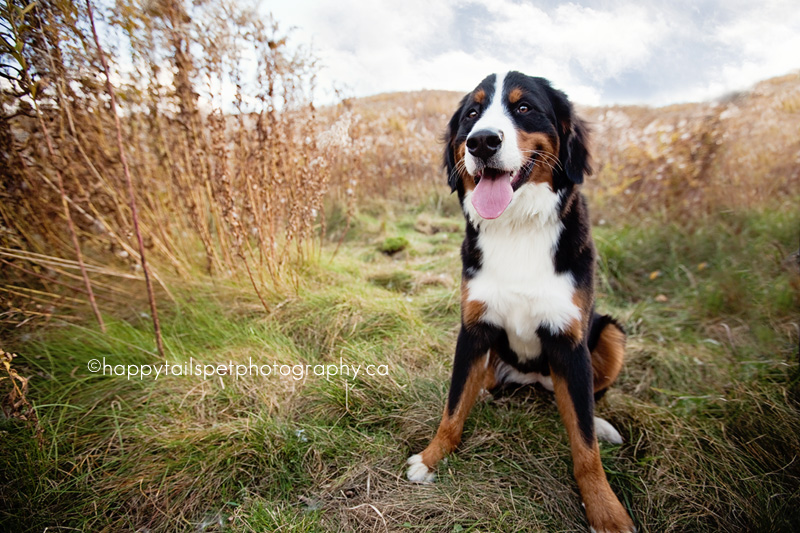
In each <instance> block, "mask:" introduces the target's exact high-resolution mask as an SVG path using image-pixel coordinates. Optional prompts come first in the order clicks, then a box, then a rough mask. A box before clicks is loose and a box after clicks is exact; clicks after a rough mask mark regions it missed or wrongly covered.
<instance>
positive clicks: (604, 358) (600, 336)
mask: <svg viewBox="0 0 800 533" xmlns="http://www.w3.org/2000/svg"><path fill="white" fill-rule="evenodd" d="M588 345H589V351H590V352H591V355H592V377H593V381H594V400H595V402H597V401H598V400H600V398H602V397H603V395H604V394H605V393H606V391H607V390H608V388H609V387H610V386H611V384H612V383H614V381H615V380H616V379H617V376H618V375H619V372H620V370H621V369H622V363H623V360H624V358H625V332H624V331H623V329H622V326H620V325H619V324H617V322H616V321H615V320H614V319H613V318H611V317H609V316H606V315H598V314H597V313H595V314H594V316H593V317H592V325H591V330H590V333H589V339H588ZM594 430H595V432H596V433H597V438H598V439H600V440H603V441H606V442H610V443H612V444H622V435H620V434H619V432H618V431H617V430H616V428H614V426H612V425H611V424H610V423H608V422H607V421H606V420H603V419H602V418H597V417H595V419H594Z"/></svg>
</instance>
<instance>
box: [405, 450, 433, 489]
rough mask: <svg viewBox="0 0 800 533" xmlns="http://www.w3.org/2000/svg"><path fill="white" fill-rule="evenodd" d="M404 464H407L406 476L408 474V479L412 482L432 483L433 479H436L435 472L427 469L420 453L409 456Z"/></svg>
mask: <svg viewBox="0 0 800 533" xmlns="http://www.w3.org/2000/svg"><path fill="white" fill-rule="evenodd" d="M406 464H407V465H408V471H407V472H406V476H408V480H409V481H413V482H414V483H433V480H434V479H436V474H434V473H433V472H431V471H430V470H428V467H427V466H425V463H423V462H422V456H421V455H420V454H418V453H417V454H414V455H412V456H411V457H409V458H408V461H406Z"/></svg>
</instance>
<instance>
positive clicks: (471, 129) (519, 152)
mask: <svg viewBox="0 0 800 533" xmlns="http://www.w3.org/2000/svg"><path fill="white" fill-rule="evenodd" d="M445 140H446V142H447V146H446V147H445V155H444V163H445V168H446V169H447V172H448V183H449V184H450V187H451V188H452V190H458V193H459V197H460V198H461V201H462V202H463V201H464V198H465V195H469V201H470V202H471V203H472V206H473V207H474V211H475V212H477V214H478V215H479V216H480V217H481V218H483V219H495V218H498V217H500V216H501V215H502V214H503V212H504V211H505V210H506V208H507V207H508V205H509V204H510V203H511V202H512V200H513V199H514V197H515V195H519V194H520V192H521V191H522V190H524V188H525V187H528V186H530V185H533V184H546V185H545V186H546V187H549V189H550V191H552V192H553V193H558V192H559V191H561V190H563V189H565V188H571V187H573V186H575V185H578V184H580V183H582V182H583V175H584V173H589V172H590V168H589V158H588V152H587V148H586V128H585V126H584V124H583V122H582V121H581V120H580V119H578V118H577V117H575V116H574V114H573V110H572V105H571V104H570V102H569V100H567V97H566V95H565V94H564V93H562V92H561V91H557V90H555V89H553V88H552V87H551V86H550V83H549V82H548V81H547V80H545V79H543V78H534V77H531V76H526V75H524V74H520V73H519V72H508V73H505V74H492V75H490V76H487V77H486V79H484V80H483V81H482V82H481V83H480V85H478V86H477V87H476V88H475V90H474V91H472V92H471V93H470V94H468V95H466V96H465V97H464V99H463V100H462V101H461V104H460V106H459V108H458V110H457V111H456V113H455V114H454V115H453V117H452V118H451V119H450V123H449V125H448V129H447V132H446V134H445Z"/></svg>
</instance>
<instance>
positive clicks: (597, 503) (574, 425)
mask: <svg viewBox="0 0 800 533" xmlns="http://www.w3.org/2000/svg"><path fill="white" fill-rule="evenodd" d="M553 389H554V392H555V395H556V403H557V404H558V411H559V412H560V413H561V419H562V420H563V421H564V425H565V426H566V428H567V435H568V436H569V444H570V447H571V448H572V462H573V471H574V473H575V480H576V481H577V482H578V488H579V489H580V491H581V497H582V498H583V503H584V505H585V506H586V518H587V519H588V520H589V526H590V527H591V528H592V531H596V532H598V533H600V532H609V533H610V532H633V531H636V528H634V526H633V521H632V520H631V518H630V516H628V512H627V511H626V510H625V508H624V507H623V506H622V504H621V503H620V502H619V500H618V499H617V496H616V495H615V494H614V492H613V491H612V490H611V486H610V485H609V484H608V480H607V479H606V473H605V472H604V471H603V465H602V463H601V462H600V447H599V446H598V445H597V438H594V439H593V441H592V444H591V445H588V444H587V443H586V440H585V439H584V438H583V435H582V434H581V430H580V428H579V427H578V416H577V414H576V412H575V407H574V405H573V404H572V398H571V397H570V395H569V391H568V390H567V382H566V381H565V380H564V379H562V378H561V377H559V376H558V375H557V374H555V373H554V374H553Z"/></svg>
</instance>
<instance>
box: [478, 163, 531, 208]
mask: <svg viewBox="0 0 800 533" xmlns="http://www.w3.org/2000/svg"><path fill="white" fill-rule="evenodd" d="M529 173H530V165H529V164H525V165H523V166H522V168H520V169H518V170H517V171H516V172H513V173H512V172H510V171H508V170H501V169H496V168H488V167H487V168H484V169H483V170H481V171H480V172H478V173H477V174H476V175H475V181H476V182H477V185H476V186H475V190H474V191H472V205H473V206H474V207H475V210H476V211H477V212H478V214H479V215H480V216H481V217H482V218H485V219H488V220H492V219H495V218H497V217H499V216H500V215H502V214H503V211H505V210H506V208H507V207H508V204H510V203H511V200H512V198H513V197H514V191H515V190H517V188H519V186H520V185H522V183H523V182H524V180H525V179H527V177H528V174H529Z"/></svg>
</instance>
